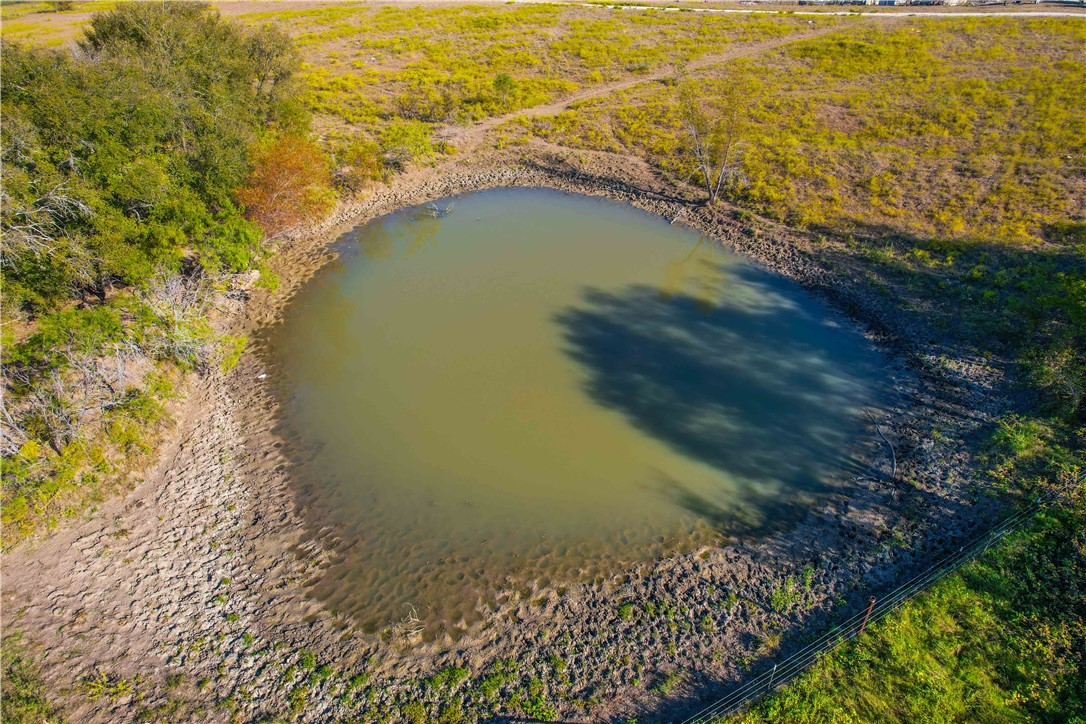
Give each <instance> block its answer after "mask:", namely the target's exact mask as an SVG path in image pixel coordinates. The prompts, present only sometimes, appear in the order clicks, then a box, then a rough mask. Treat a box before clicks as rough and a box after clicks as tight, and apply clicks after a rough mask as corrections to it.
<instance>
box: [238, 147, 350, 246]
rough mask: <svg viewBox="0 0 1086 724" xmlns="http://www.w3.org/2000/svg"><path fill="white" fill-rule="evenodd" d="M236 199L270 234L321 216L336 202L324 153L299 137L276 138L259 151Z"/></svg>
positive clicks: (255, 221)
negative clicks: (245, 182)
mask: <svg viewBox="0 0 1086 724" xmlns="http://www.w3.org/2000/svg"><path fill="white" fill-rule="evenodd" d="M238 200H239V201H240V202H241V203H242V204H243V205H244V206H245V212H246V215H247V216H248V217H249V219H250V220H251V221H252V222H253V223H255V224H257V225H258V226H260V228H262V229H263V230H264V233H265V234H267V235H268V236H269V237H275V236H277V235H278V234H281V233H282V232H283V231H285V230H286V229H288V228H290V227H292V226H294V225H295V224H298V223H299V222H301V221H303V220H305V219H307V218H313V217H318V216H321V215H322V214H324V213H326V212H327V211H328V209H329V207H330V206H331V205H332V203H333V202H334V201H335V193H334V192H333V191H332V188H331V177H330V175H329V173H328V166H327V162H326V160H325V158H324V154H322V153H321V151H320V149H319V148H317V146H316V144H314V143H313V142H311V141H308V140H306V139H304V138H301V137H299V136H284V137H283V138H280V139H278V140H277V141H275V142H274V143H273V144H272V145H270V146H269V147H268V148H267V149H265V150H264V151H263V153H261V154H259V156H258V159H257V162H256V167H255V168H254V169H253V172H252V174H250V176H249V179H248V183H247V184H246V186H245V188H243V189H242V190H241V191H240V192H238Z"/></svg>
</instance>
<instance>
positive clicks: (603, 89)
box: [450, 25, 840, 152]
mask: <svg viewBox="0 0 1086 724" xmlns="http://www.w3.org/2000/svg"><path fill="white" fill-rule="evenodd" d="M836 30H840V27H838V26H836V25H833V26H830V27H827V28H820V29H818V30H815V31H812V32H806V33H798V34H795V35H789V36H787V37H784V38H775V39H773V40H767V41H764V42H761V43H752V44H750V45H737V46H735V47H733V48H729V49H728V50H726V51H724V52H723V53H714V54H712V55H703V56H702V57H700V58H697V59H695V60H692V61H690V62H689V63H687V64H686V66H685V69H686V70H688V71H695V70H701V69H703V68H708V67H710V66H713V65H717V64H718V63H723V62H725V61H728V60H735V59H737V58H749V57H752V56H756V55H761V54H762V53H765V52H766V51H769V50H773V49H775V48H779V47H781V46H783V45H788V44H789V43H795V42H798V41H800V40H807V39H809V38H815V37H818V36H820V35H826V34H827V33H832V32H834V31H836ZM678 70H679V67H678V66H675V65H667V66H664V67H662V68H659V69H658V70H655V71H653V72H652V73H647V74H645V75H639V76H637V77H635V78H629V79H626V80H617V81H614V82H611V83H604V84H602V85H595V86H592V87H591V88H584V89H583V90H579V91H577V92H576V93H573V94H571V95H568V96H566V97H564V98H562V99H561V100H558V101H554V102H553V103H544V104H542V105H538V106H532V107H530V108H521V109H520V110H518V111H513V112H511V113H505V114H503V115H500V116H494V117H492V118H487V119H486V120H483V121H480V122H479V123H476V124H475V125H473V126H470V127H468V128H465V129H463V130H462V131H459V132H457V133H454V134H452V135H450V140H451V142H452V143H453V145H455V146H456V147H457V148H459V149H460V150H461V151H462V152H463V151H469V150H473V149H475V148H477V147H478V146H479V145H480V144H481V143H482V142H483V141H484V140H485V138H486V134H487V133H488V132H489V131H491V130H493V129H495V128H497V127H499V126H501V125H502V124H503V123H507V122H509V121H511V120H513V119H514V118H519V117H521V116H553V115H557V114H559V113H561V112H562V111H565V110H567V109H568V108H569V107H570V106H571V105H573V104H574V103H579V102H581V101H585V100H589V99H592V98H601V97H603V96H607V95H610V94H612V93H616V92H618V91H623V90H627V89H629V88H634V87H637V86H639V85H644V84H645V83H657V82H659V81H662V80H665V79H667V78H671V77H672V76H674V75H675V73H676V72H677V71H678Z"/></svg>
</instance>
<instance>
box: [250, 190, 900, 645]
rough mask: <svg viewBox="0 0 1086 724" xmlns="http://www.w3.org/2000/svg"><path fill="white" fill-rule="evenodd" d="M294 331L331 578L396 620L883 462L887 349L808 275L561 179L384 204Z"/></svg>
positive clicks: (436, 624)
mask: <svg viewBox="0 0 1086 724" xmlns="http://www.w3.org/2000/svg"><path fill="white" fill-rule="evenodd" d="M338 244H339V247H340V252H341V253H340V256H339V258H338V259H337V260H335V261H334V262H332V263H330V264H329V265H328V266H326V267H325V268H324V269H323V270H322V271H321V272H320V273H319V274H318V275H317V276H316V277H315V278H314V279H313V280H312V281H311V282H310V283H309V284H308V285H307V286H306V288H305V289H303V290H302V291H301V292H300V293H299V295H298V297H297V298H296V299H295V301H293V302H292V304H291V306H290V308H289V310H288V311H287V314H286V315H285V321H284V322H283V324H282V325H280V326H279V327H278V328H277V329H275V330H274V331H273V333H272V335H271V338H270V341H271V345H270V347H271V350H272V352H271V357H270V362H271V364H272V367H273V372H274V373H273V374H272V375H271V379H273V380H274V385H275V386H276V388H277V391H278V393H279V395H280V398H281V400H282V409H281V430H282V431H283V432H284V434H285V436H286V437H287V439H288V440H289V441H290V449H291V455H292V457H293V458H294V459H295V460H296V461H297V465H296V469H295V470H294V473H293V474H294V477H295V479H296V481H297V483H298V487H299V489H300V490H302V491H303V493H304V495H303V501H304V506H305V511H306V514H307V516H308V517H309V519H310V520H311V522H312V523H313V528H314V530H317V529H319V528H327V527H328V526H331V527H332V528H333V529H334V530H335V531H336V536H337V539H338V541H339V544H338V550H337V557H336V560H335V562H334V563H333V564H332V565H330V566H329V567H328V568H327V570H326V571H325V572H324V573H323V574H322V576H321V577H320V578H319V579H318V580H316V581H314V582H312V593H313V594H314V595H315V596H317V597H319V598H320V599H322V600H324V601H325V602H326V603H327V604H328V605H329V606H330V607H331V608H332V609H334V610H336V611H340V612H343V613H346V614H349V615H351V616H353V617H354V618H355V620H357V621H359V622H361V623H362V624H363V625H364V627H365V628H367V629H369V630H376V629H378V628H380V627H381V626H383V625H386V624H388V623H391V622H396V621H399V620H401V619H403V618H404V617H405V616H408V615H413V613H417V615H418V618H419V619H421V620H422V621H423V622H424V623H426V624H427V626H428V630H430V631H431V632H436V631H439V630H442V629H444V630H446V631H452V632H455V631H456V630H459V629H463V628H464V627H466V626H467V625H469V624H470V623H472V622H473V621H476V620H478V619H479V618H480V617H481V616H482V615H483V613H484V612H485V611H486V610H487V608H488V607H493V606H495V605H496V604H497V603H498V602H499V601H500V600H502V597H503V596H508V595H520V596H530V595H532V593H531V591H532V590H534V589H536V588H538V587H540V586H544V585H548V584H555V585H561V584H562V583H563V582H570V581H576V580H583V579H585V578H586V577H590V576H599V575H604V574H607V573H612V572H617V571H620V570H622V569H623V567H626V566H629V565H631V564H633V563H636V562H638V561H647V560H650V559H652V558H654V557H659V556H662V555H667V554H670V553H673V552H675V551H678V550H683V549H689V548H690V547H692V546H697V545H700V544H703V543H706V542H712V541H715V540H717V539H719V537H720V536H727V535H733V534H742V535H759V534H761V533H764V532H766V531H771V530H775V529H778V528H780V527H782V526H786V525H788V524H789V523H791V522H794V521H795V520H797V519H798V518H799V517H801V516H802V515H804V514H805V513H806V512H807V511H808V510H810V509H811V506H813V505H816V504H817V502H818V499H819V498H820V496H824V495H826V494H828V493H830V492H832V491H834V490H835V489H838V488H840V487H841V486H844V485H846V484H847V481H848V480H850V479H851V478H853V477H855V476H856V475H857V474H858V473H859V472H860V471H859V467H858V463H857V462H856V461H855V460H854V459H853V458H852V457H851V454H850V450H853V449H854V447H855V445H854V443H855V442H856V439H857V436H858V435H859V433H860V430H861V427H862V420H863V413H864V411H865V410H866V409H867V408H870V407H875V406H878V404H879V402H880V400H881V399H882V398H883V395H884V392H883V387H884V382H885V379H886V378H885V375H884V373H883V372H882V370H883V366H884V364H883V360H882V359H881V357H880V355H879V354H878V353H877V352H876V350H874V348H873V347H872V346H871V345H870V344H869V343H868V341H867V340H866V339H865V338H864V337H863V336H862V335H861V334H860V333H859V332H858V331H857V330H855V329H854V328H852V327H851V326H849V325H847V324H844V323H842V322H841V320H840V319H839V317H837V316H836V315H835V314H834V313H833V312H832V311H831V310H829V309H828V308H827V307H826V306H825V305H824V304H823V303H821V302H820V301H818V300H816V299H814V298H813V297H811V296H810V295H808V294H807V293H806V292H804V291H803V290H802V289H801V288H799V287H798V286H796V285H795V284H793V283H791V282H788V281H786V280H784V279H782V278H780V277H777V276H775V275H773V274H770V273H768V272H766V271H763V270H761V269H759V268H757V267H756V266H755V265H753V264H752V263H750V262H748V261H746V260H744V259H743V258H741V257H739V256H736V255H734V254H732V253H729V252H728V251H726V250H725V249H723V248H722V247H721V246H720V245H719V244H714V243H712V242H711V241H710V240H708V239H706V238H704V237H701V236H699V235H698V234H696V233H694V232H691V231H689V230H686V229H682V228H679V227H676V226H672V225H669V224H668V223H667V222H666V221H664V220H663V219H660V218H658V217H654V216H651V215H648V214H645V213H643V212H641V211H638V210H636V209H633V208H631V207H628V206H625V205H621V204H617V203H614V202H610V201H604V200H600V199H593V198H588V197H583V196H576V195H572V194H565V193H561V192H557V191H551V190H543V189H496V190H489V191H482V192H477V193H472V194H467V195H464V196H460V197H457V198H453V199H442V200H439V201H437V202H435V203H434V204H433V205H430V206H423V207H416V208H412V209H406V210H403V211H401V212H398V213H395V214H391V215H389V216H385V217H382V218H379V219H376V220H374V221H371V222H369V223H367V224H365V225H363V226H361V227H358V228H357V229H355V230H354V231H353V232H351V233H349V234H347V235H345V237H343V238H342V239H340V241H339V242H338Z"/></svg>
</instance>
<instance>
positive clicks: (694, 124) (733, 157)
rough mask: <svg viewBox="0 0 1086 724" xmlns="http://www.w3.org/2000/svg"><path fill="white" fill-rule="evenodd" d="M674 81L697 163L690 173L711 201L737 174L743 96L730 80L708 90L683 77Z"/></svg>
mask: <svg viewBox="0 0 1086 724" xmlns="http://www.w3.org/2000/svg"><path fill="white" fill-rule="evenodd" d="M677 85H678V89H679V112H680V117H681V119H682V123H683V127H684V129H685V131H686V133H687V135H688V136H689V139H690V144H691V153H692V154H693V157H694V162H695V165H696V166H697V168H696V170H695V172H694V173H695V174H696V175H698V176H700V177H701V184H702V186H703V187H704V188H705V191H706V193H707V194H708V195H709V203H710V204H714V203H716V201H717V199H719V198H720V194H721V192H722V191H723V190H724V189H725V186H726V184H727V183H729V182H730V181H733V180H735V179H737V178H740V176H741V174H740V170H739V169H740V165H739V161H740V159H739V153H738V151H739V149H740V147H741V146H742V145H743V143H744V140H743V133H744V131H745V128H746V124H747V103H748V101H747V96H746V94H745V93H744V91H743V87H742V85H741V84H740V83H738V82H737V81H734V80H729V81H727V82H725V83H723V84H720V85H717V86H714V89H713V91H712V93H707V92H706V89H705V88H704V87H702V86H700V85H699V84H697V83H694V82H693V81H691V80H690V79H688V78H684V77H680V78H679V79H678V81H677Z"/></svg>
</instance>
